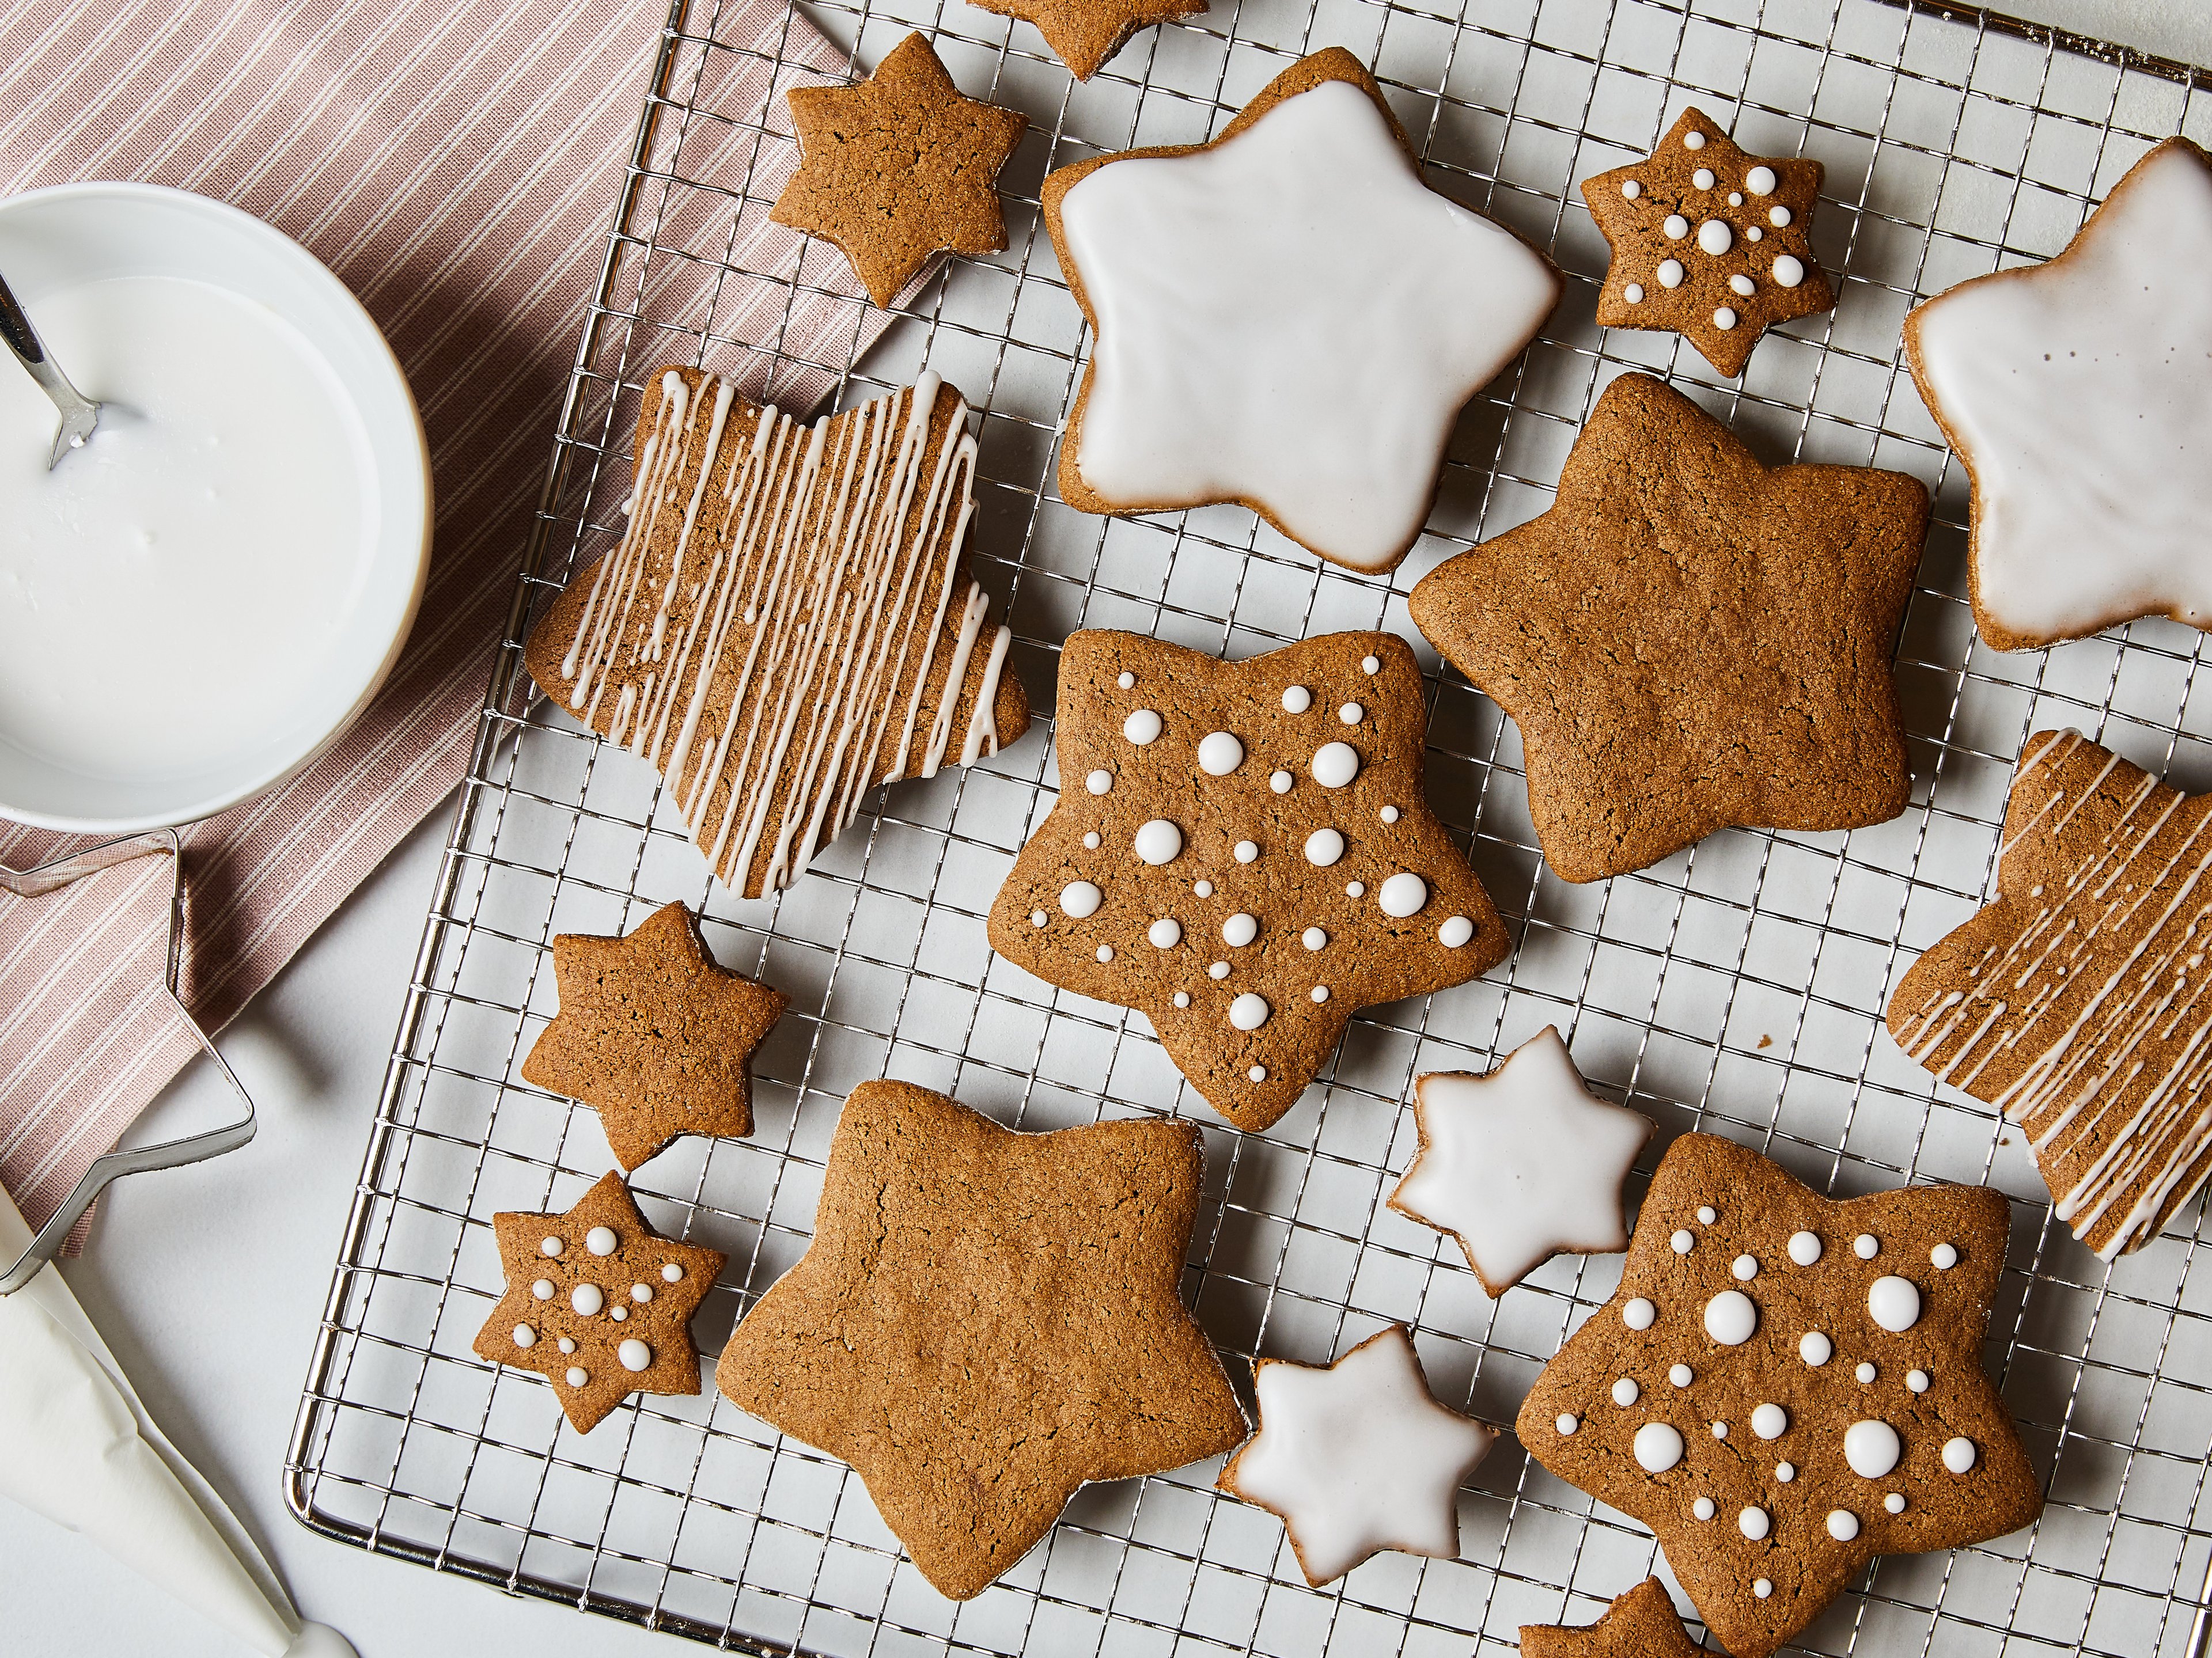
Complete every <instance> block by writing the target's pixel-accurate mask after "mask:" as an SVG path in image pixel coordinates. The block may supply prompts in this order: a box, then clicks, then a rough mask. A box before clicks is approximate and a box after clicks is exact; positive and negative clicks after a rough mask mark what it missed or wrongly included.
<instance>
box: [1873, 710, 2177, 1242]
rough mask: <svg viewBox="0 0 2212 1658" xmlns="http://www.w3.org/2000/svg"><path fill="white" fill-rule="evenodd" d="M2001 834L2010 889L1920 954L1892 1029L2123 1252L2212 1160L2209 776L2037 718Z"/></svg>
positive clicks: (2062, 1199) (2079, 1232)
mask: <svg viewBox="0 0 2212 1658" xmlns="http://www.w3.org/2000/svg"><path fill="white" fill-rule="evenodd" d="M2000 848H2001V849H2000V853H1999V857H1998V861H1997V891H1996V897H1995V898H1994V899H1993V900H1991V902H1990V904H1989V907H1988V908H1985V909H1984V910H1982V911H1981V912H1980V913H1979V914H1977V915H1975V916H1974V917H1973V918H1972V920H1968V921H1967V922H1966V925H1965V926H1961V927H1960V928H1959V929H1957V930H1956V931H1955V932H1952V933H1950V934H1949V935H1948V936H1947V937H1946V938H1943V939H1942V940H1941V941H1940V942H1938V943H1937V944H1936V946H1935V948H1933V949H1932V950H1929V952H1928V953H1927V954H1926V955H1924V956H1923V957H1921V958H1920V959H1919V960H1918V961H1917V962H1916V963H1913V964H1912V969H1911V971H1910V972H1909V973H1907V974H1906V975H1905V977H1904V979H1903V981H1901V982H1900V983H1899V985H1898V987H1897V993H1896V994H1895V995H1893V996H1892V997H1891V998H1890V1003H1889V1029H1890V1034H1891V1035H1893V1036H1894V1037H1895V1038H1896V1039H1897V1044H1898V1046H1899V1047H1900V1048H1903V1049H1904V1050H1905V1052H1906V1053H1908V1054H1911V1056H1912V1057H1913V1058H1914V1059H1916V1060H1918V1061H1919V1062H1920V1063H1921V1064H1922V1065H1924V1066H1927V1067H1928V1069H1929V1070H1930V1071H1931V1072H1935V1074H1936V1076H1937V1077H1938V1078H1941V1079H1942V1081H1944V1082H1948V1083H1950V1084H1953V1085H1954V1086H1956V1087H1959V1088H1962V1089H1964V1090H1966V1092H1967V1093H1969V1094H1972V1096H1974V1097H1975V1098H1976V1099H1978V1100H1985V1101H1987V1102H1990V1104H1992V1105H1996V1106H2000V1107H2002V1108H2003V1110H2004V1114H2005V1115H2006V1116H2008V1117H2009V1118H2011V1119H2012V1121H2015V1122H2016V1123H2019V1124H2020V1125H2021V1127H2022V1128H2023V1129H2024V1130H2025V1131H2026V1133H2027V1143H2028V1145H2029V1148H2030V1149H2031V1150H2033V1152H2034V1153H2035V1161H2036V1165H2037V1167H2038V1168H2039V1169H2041V1170H2042V1171H2043V1178H2044V1181H2045V1184H2046V1185H2048V1186H2049V1187H2050V1188H2051V1198H2052V1199H2053V1203H2052V1206H2053V1208H2054V1209H2055V1210H2056V1212H2057V1216H2058V1218H2059V1219H2061V1220H2063V1221H2064V1222H2066V1223H2067V1224H2069V1226H2071V1227H2072V1228H2073V1229H2074V1235H2075V1236H2076V1237H2078V1238H2080V1239H2081V1241H2082V1242H2084V1243H2086V1244H2087V1245H2088V1246H2089V1247H2090V1248H2093V1249H2094V1250H2095V1251H2096V1252H2097V1253H2098V1254H2099V1255H2100V1256H2102V1257H2103V1258H2104V1259H2105V1260H2112V1258H2113V1257H2115V1256H2116V1255H2118V1254H2123V1253H2124V1252H2125V1251H2128V1250H2132V1249H2140V1248H2142V1246H2143V1245H2145V1244H2146V1243H2148V1242H2150V1241H2151V1240H2152V1239H2153V1238H2154V1237H2156V1236H2158V1234H2159V1230H2160V1228H2161V1227H2163V1226H2164V1225H2165V1224H2166V1220H2167V1218H2169V1217H2171V1216H2172V1213H2173V1212H2174V1211H2175V1210H2177V1209H2179V1207H2180V1206H2182V1205H2183V1204H2185V1203H2186V1202H2187V1201H2188V1200H2189V1199H2190V1198H2191V1196H2193V1195H2194V1194H2195V1193H2196V1191H2197V1187H2199V1186H2201V1185H2203V1182H2204V1177H2205V1175H2206V1174H2207V1173H2208V1172H2212V1122H2208V1120H2207V1114H2206V1112H2205V1110H2204V1102H2205V1099H2206V1097H2207V1095H2208V1091H2212V995H2208V994H2207V993H2206V989H2205V981H2206V977H2207V975H2206V974H2205V972H2204V969H2203V963H2204V954H2203V952H2204V941H2205V939H2206V938H2207V937H2208V936H2212V887H2208V884H2207V882H2206V880H2205V872H2206V868H2207V865H2208V863H2212V795H2203V794H2200V795H2186V794H2184V793H2181V791H2180V790H2179V789H2175V788H2170V787H2168V786H2166V785H2165V784H2163V783H2161V782H2160V781H2159V780H2157V779H2156V778H2154V777H2153V776H2151V775H2150V774H2149V773H2148V772H2145V771H2142V770H2141V769H2139V768H2136V767H2135V766H2131V765H2130V764H2129V763H2128V762H2126V761H2124V760H2123V759H2121V758H2120V757H2119V756H2118V755H2116V754H2113V753H2112V752H2111V751H2109V750H2106V749H2102V748H2100V747H2099V746H2098V745H2097V744H2094V743H2092V742H2090V741H2089V740H2088V738H2085V737H2083V736H2082V735H2081V733H2080V732H2039V733H2037V734H2036V735H2035V736H2034V737H2033V738H2030V739H2029V741H2028V744H2027V751H2026V753H2024V754H2023V755H2022V756H2021V761H2020V768H2019V770H2018V772H2017V774H2015V780H2014V783H2013V791H2012V799H2011V802H2010V803H2009V804H2008V805H2007V807H2006V809H2005V825H2004V837H2003V840H2002V842H2001V843H2000Z"/></svg>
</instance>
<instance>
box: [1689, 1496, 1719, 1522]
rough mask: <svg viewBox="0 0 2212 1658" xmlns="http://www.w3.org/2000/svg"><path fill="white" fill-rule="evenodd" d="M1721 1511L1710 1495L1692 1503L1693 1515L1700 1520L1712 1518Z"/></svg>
mask: <svg viewBox="0 0 2212 1658" xmlns="http://www.w3.org/2000/svg"><path fill="white" fill-rule="evenodd" d="M1719 1512H1720V1510H1719V1509H1717V1508H1715V1507H1714V1506H1713V1499H1712V1498H1711V1497H1699V1499H1698V1500H1697V1501H1696V1502H1694V1503H1691V1504H1690V1513H1691V1515H1692V1517H1694V1518H1696V1519H1699V1520H1710V1519H1711V1518H1712V1517H1713V1516H1714V1515H1717V1514H1718V1513H1719Z"/></svg>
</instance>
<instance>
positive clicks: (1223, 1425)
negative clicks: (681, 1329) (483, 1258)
mask: <svg viewBox="0 0 2212 1658" xmlns="http://www.w3.org/2000/svg"><path fill="white" fill-rule="evenodd" d="M1203 1172H1204V1159H1203V1157H1202V1155H1201V1151H1200V1140H1199V1135H1198V1131H1197V1130H1196V1129H1194V1128H1192V1127H1189V1126H1188V1125H1187V1124H1183V1123H1174V1122H1167V1121H1136V1122H1106V1123H1099V1124H1097V1125H1094V1126H1091V1127H1079V1128H1064V1129H1061V1130H1060V1131H1059V1132H1057V1133H1049V1134H1018V1133H1011V1132H1009V1131H1008V1130H1006V1129H1003V1128H1000V1127H998V1126H997V1125H996V1124H995V1123H993V1122H991V1121H988V1120H987V1119H985V1118H983V1117H981V1116H978V1115H977V1114H975V1113H974V1112H972V1111H970V1110H969V1109H968V1108H966V1107H964V1106H962V1105H959V1104H957V1102H954V1101H952V1100H950V1099H947V1098H946V1097H945V1096H943V1095H941V1094H933V1093H932V1092H930V1091H929V1090H927V1089H923V1088H917V1087H915V1086H914V1085H912V1084H908V1083H896V1082H873V1083H866V1084H862V1085H861V1086H860V1087H859V1088H857V1089H855V1090H853V1094H852V1097H851V1098H849V1099H848V1100H847V1101H846V1102H845V1112H844V1115H843V1116H842V1118H841V1119H840V1120H839V1121H838V1124H837V1130H836V1136H835V1138H834V1139H832V1141H831V1143H830V1147H829V1169H828V1171H827V1173H826V1175H825V1176H824V1179H823V1191H822V1201H821V1206H820V1208H819V1210H818V1212H817V1215H816V1219H815V1233H814V1241H813V1242H812V1243H811V1244H810V1245H809V1246H808V1248H807V1251H806V1254H805V1256H804V1258H802V1259H801V1260H800V1261H799V1264H798V1265H797V1266H794V1267H793V1268H792V1269H791V1271H789V1272H787V1273H785V1274H784V1275H783V1277H782V1278H779V1279H778V1280H777V1281H776V1282H775V1284H774V1285H772V1286H771V1287H770V1288H769V1291H768V1293H767V1294H766V1295H765V1296H763V1297H761V1300H760V1302H759V1304H758V1305H757V1306H756V1307H754V1309H752V1311H751V1312H750V1313H748V1314H747V1315H745V1317H744V1320H743V1321H741V1322H740V1323H739V1324H738V1327H737V1331H736V1333H734V1334H733V1335H732V1336H731V1338H730V1344H729V1345H728V1346H727V1347H726V1348H725V1349H724V1350H723V1353H722V1357H721V1362H720V1364H719V1365H718V1366H717V1367H716V1370H715V1380H716V1382H717V1383H718V1384H719V1385H720V1388H721V1390H722V1392H723V1393H724V1394H726V1395H727V1396H728V1397H729V1398H730V1399H731V1400H732V1401H734V1402H735V1403H736V1404H737V1405H738V1406H740V1407H742V1408H743V1409H744V1410H747V1411H750V1412H752V1413H753V1414H754V1415H755V1416H757V1417H760V1418H763V1419H764V1420H765V1421H767V1422H769V1423H770V1424H774V1425H775V1427H777V1428H779V1429H781V1430H782V1431H783V1432H785V1433H787V1434H788V1435H790V1436H792V1437H793V1438H794V1439H799V1440H802V1441H804V1442H805V1443H807V1444H809V1445H812V1446H814V1447H816V1448H818V1449H821V1450H823V1451H827V1452H828V1453H829V1454H830V1455H833V1456H838V1457H842V1458H843V1459H844V1460H845V1461H847V1462H848V1463H850V1464H851V1465H852V1466H853V1468H854V1471H855V1472H856V1473H859V1474H860V1478H861V1479H862V1480H864V1481H865V1482H866V1485H867V1488H868V1495H869V1496H870V1497H872V1498H873V1499H874V1501H875V1504H876V1508H877V1510H878V1513H880V1514H881V1515H883V1518H884V1523H885V1524H886V1525H888V1526H889V1527H890V1528H891V1530H892V1531H893V1532H894V1533H896V1535H897V1537H898V1540H899V1541H900V1542H901V1543H902V1544H904V1545H905V1546H906V1550H907V1552H908V1554H910V1555H911V1556H913V1558H914V1563H915V1565H916V1566H918V1567H920V1568H921V1572H922V1575H923V1576H926V1577H927V1578H928V1580H929V1581H930V1582H931V1583H932V1584H933V1585H934V1586H935V1587H936V1588H937V1589H938V1590H939V1593H941V1594H945V1595H948V1596H951V1598H953V1599H955V1600H966V1599H968V1598H969V1597H970V1596H973V1595H975V1594H981V1592H982V1591H983V1589H985V1588H987V1587H988V1586H989V1585H990V1583H991V1582H992V1581H993V1580H994V1579H995V1578H997V1577H998V1576H1000V1574H1002V1573H1003V1572H1005V1571H1006V1570H1008V1569H1009V1568H1011V1567H1012V1565H1013V1564H1015V1563H1016V1562H1017V1561H1018V1560H1019V1559H1020V1558H1022V1556H1023V1555H1024V1554H1026V1553H1027V1552H1029V1550H1030V1546H1031V1545H1033V1544H1034V1543H1036V1540H1038V1539H1039V1538H1041V1537H1042V1536H1043V1535H1044V1533H1045V1532H1046V1531H1047V1530H1048V1529H1049V1528H1050V1527H1051V1525H1052V1522H1053V1521H1054V1518H1055V1517H1056V1516H1057V1515H1059V1513H1060V1509H1062V1508H1063V1507H1064V1506H1065V1505H1066V1502H1067V1499H1068V1498H1069V1497H1071V1496H1073V1494H1074V1492H1075V1490H1076V1487H1077V1486H1079V1485H1082V1484H1083V1483H1084V1482H1085V1480H1091V1479H1132V1478H1134V1477H1136V1476H1138V1475H1140V1474H1147V1473H1160V1472H1163V1471H1164V1470H1166V1469H1169V1468H1176V1467H1182V1465H1183V1464H1185V1463H1187V1462H1194V1461H1199V1460H1200V1459H1201V1458H1204V1457H1208V1456H1212V1455H1216V1454H1217V1453H1218V1452H1221V1451H1225V1450H1227V1449H1228V1448H1230V1447H1231V1445H1234V1444H1235V1443H1236V1442H1237V1441H1238V1440H1239V1439H1241V1438H1243V1436H1244V1418H1243V1412H1241V1411H1240V1410H1239V1408H1238V1406H1237V1396H1236V1394H1235V1393H1234V1392H1233V1391H1232V1390H1231V1387H1230V1385H1229V1379H1228V1377H1227V1376H1225V1374H1223V1371H1222V1369H1221V1363H1220V1361H1219V1360H1218V1358H1216V1357H1214V1353H1213V1349H1212V1345H1210V1344H1209V1343H1208V1342H1207V1340H1206V1335H1205V1333H1204V1332H1202V1331H1201V1330H1200V1328H1199V1327H1198V1325H1197V1324H1196V1323H1195V1322H1194V1321H1193V1320H1192V1318H1191V1316H1190V1315H1189V1314H1188V1312H1186V1311H1185V1310H1184V1309H1183V1304H1182V1300H1181V1298H1180V1296H1179V1293H1178V1288H1177V1286H1178V1283H1179V1280H1180V1278H1181V1276H1182V1265H1183V1257H1184V1252H1185V1251H1186V1250H1187V1249H1188V1247H1189V1243H1190V1233H1191V1225H1192V1223H1193V1221H1194V1219H1195V1218H1196V1215H1197V1212H1198V1201H1199V1187H1200V1178H1201V1175H1202V1174H1203Z"/></svg>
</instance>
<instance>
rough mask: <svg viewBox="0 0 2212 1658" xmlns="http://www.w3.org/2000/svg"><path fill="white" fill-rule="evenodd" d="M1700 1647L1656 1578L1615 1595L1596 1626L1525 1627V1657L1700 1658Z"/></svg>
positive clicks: (1664, 1586)
mask: <svg viewBox="0 0 2212 1658" xmlns="http://www.w3.org/2000/svg"><path fill="white" fill-rule="evenodd" d="M1701 1651H1702V1649H1700V1648H1699V1645H1698V1643H1696V1642H1694V1641H1692V1639H1690V1637H1689V1634H1688V1632H1687V1631H1685V1630H1684V1629H1683V1628H1682V1615H1681V1613H1680V1612H1676V1611H1675V1610H1674V1596H1672V1595H1671V1594H1668V1593H1667V1586H1666V1585H1665V1584H1664V1583H1662V1582H1660V1581H1659V1580H1658V1579H1657V1578H1656V1577H1647V1578H1645V1579H1644V1581H1643V1582H1640V1583H1638V1585H1637V1586H1636V1587H1635V1588H1632V1589H1630V1590H1629V1591H1628V1592H1627V1593H1626V1594H1619V1595H1615V1596H1614V1597H1613V1604H1612V1605H1611V1606H1607V1608H1606V1609H1605V1616H1604V1617H1602V1618H1601V1619H1598V1620H1597V1622H1595V1624H1589V1625H1583V1626H1582V1627H1580V1628H1575V1627H1571V1626H1569V1625H1562V1624H1523V1625H1521V1658H1700V1655H1701Z"/></svg>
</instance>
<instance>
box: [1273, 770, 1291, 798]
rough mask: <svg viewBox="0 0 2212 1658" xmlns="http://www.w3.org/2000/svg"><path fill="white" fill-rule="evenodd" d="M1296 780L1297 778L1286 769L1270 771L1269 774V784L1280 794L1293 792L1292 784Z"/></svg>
mask: <svg viewBox="0 0 2212 1658" xmlns="http://www.w3.org/2000/svg"><path fill="white" fill-rule="evenodd" d="M1295 781H1296V779H1295V778H1293V777H1292V776H1291V774H1290V773H1288V772H1286V771H1275V772H1269V773H1268V774H1267V786H1268V787H1269V788H1271V789H1273V790H1274V792H1275V793H1278V794H1288V793H1290V792H1291V784H1292V783H1293V782H1295Z"/></svg>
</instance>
